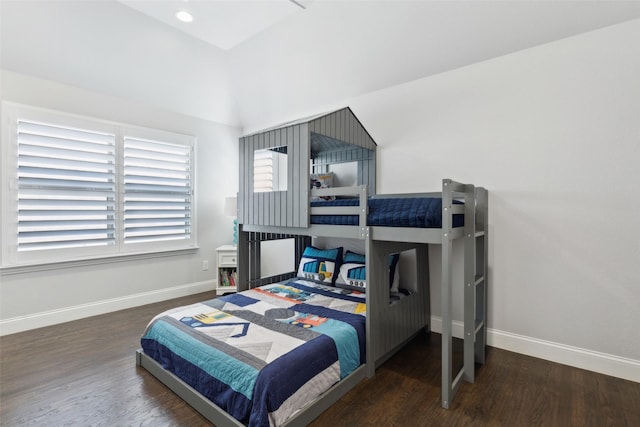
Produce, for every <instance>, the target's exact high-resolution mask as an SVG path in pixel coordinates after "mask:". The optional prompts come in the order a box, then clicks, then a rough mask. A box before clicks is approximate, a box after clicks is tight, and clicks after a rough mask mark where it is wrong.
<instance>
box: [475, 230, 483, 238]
mask: <svg viewBox="0 0 640 427" xmlns="http://www.w3.org/2000/svg"><path fill="white" fill-rule="evenodd" d="M475 236H476V237H482V236H484V231H482V230H480V231H476V234H475Z"/></svg>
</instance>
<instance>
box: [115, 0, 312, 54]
mask: <svg viewBox="0 0 640 427" xmlns="http://www.w3.org/2000/svg"><path fill="white" fill-rule="evenodd" d="M118 1H119V2H120V3H122V4H124V5H125V6H128V7H130V8H132V9H135V10H137V11H139V12H142V13H144V14H145V15H148V16H150V17H152V18H155V19H157V20H158V21H161V22H163V23H165V24H167V25H170V26H172V27H174V28H177V29H178V30H180V31H183V32H185V33H187V34H189V35H191V36H193V37H195V38H198V39H200V40H203V41H205V42H207V43H209V44H212V45H214V46H216V47H219V48H220V49H223V50H228V49H231V48H233V47H234V46H236V45H238V44H239V43H242V42H243V41H245V40H247V39H249V38H251V37H253V36H254V35H256V34H258V33H259V32H261V31H262V30H264V29H266V28H268V27H270V26H272V25H274V24H276V23H277V22H279V21H281V20H282V19H284V18H286V17H288V16H291V15H293V14H295V13H300V12H301V11H303V10H304V9H305V8H306V7H307V6H308V5H309V4H310V3H311V2H312V1H313V0H235V1H231V0H191V1H189V0H118ZM179 11H186V12H189V14H191V16H192V17H193V21H191V22H182V21H180V20H178V19H177V18H176V13H177V12H179Z"/></svg>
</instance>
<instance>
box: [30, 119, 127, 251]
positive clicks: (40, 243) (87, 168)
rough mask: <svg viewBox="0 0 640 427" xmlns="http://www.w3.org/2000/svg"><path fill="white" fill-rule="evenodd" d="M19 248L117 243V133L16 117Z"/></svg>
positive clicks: (60, 247)
mask: <svg viewBox="0 0 640 427" xmlns="http://www.w3.org/2000/svg"><path fill="white" fill-rule="evenodd" d="M17 142H18V152H17V154H18V159H17V162H18V163H17V164H18V167H17V210H18V212H17V219H18V223H17V234H18V236H17V250H18V252H25V251H37V250H44V249H62V248H82V247H88V246H107V245H115V243H116V237H115V235H116V234H115V211H116V204H115V203H116V202H115V200H116V197H115V196H116V188H115V135H114V134H108V133H101V132H96V131H91V130H82V129H75V128H70V127H64V126H59V125H50V124H46V123H38V122H35V121H28V120H18V121H17Z"/></svg>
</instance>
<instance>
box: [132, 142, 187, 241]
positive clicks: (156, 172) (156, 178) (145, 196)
mask: <svg viewBox="0 0 640 427" xmlns="http://www.w3.org/2000/svg"><path fill="white" fill-rule="evenodd" d="M192 157H193V154H192V148H191V146H190V145H183V144H175V143H167V142H161V141H152V140H146V139H141V138H134V137H128V136H125V137H124V167H123V168H124V200H123V201H124V203H123V211H124V212H123V213H124V215H123V218H124V220H123V221H124V225H123V227H124V243H125V244H132V243H144V242H157V241H168V240H185V239H190V238H191V221H192V218H191V205H192V173H193V171H192V170H193V167H192V163H193V160H192Z"/></svg>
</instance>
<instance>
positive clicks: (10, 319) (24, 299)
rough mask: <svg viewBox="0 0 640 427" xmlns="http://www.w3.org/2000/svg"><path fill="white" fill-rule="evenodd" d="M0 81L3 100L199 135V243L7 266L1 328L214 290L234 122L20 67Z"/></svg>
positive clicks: (233, 174) (1, 287) (0, 294)
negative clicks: (27, 267)
mask: <svg viewBox="0 0 640 427" xmlns="http://www.w3.org/2000/svg"><path fill="white" fill-rule="evenodd" d="M1 80H2V86H1V89H2V91H1V93H2V100H5V101H11V102H18V103H22V104H27V105H33V106H37V107H43V108H49V109H55V110H58V111H64V112H69V113H73V114H80V115H84V116H89V117H97V118H100V119H105V120H111V121H116V122H121V123H128V124H133V125H137V126H144V127H149V128H154V129H162V130H166V131H171V132H177V133H182V134H187V135H194V136H196V138H197V140H196V209H197V213H196V214H197V217H196V219H197V224H196V226H197V240H198V246H199V250H197V251H195V252H193V253H186V254H180V255H173V256H169V257H151V258H148V259H133V260H128V261H118V262H108V263H97V264H90V265H81V266H76V267H68V266H65V268H62V269H47V270H42V271H35V272H23V270H18V272H17V273H16V271H15V270H11V269H10V270H8V271H7V270H4V271H2V273H1V275H0V282H1V283H0V327H2V332H3V333H11V332H15V331H19V330H24V329H29V328H32V327H37V326H42V325H46V324H50V323H56V322H59V321H67V320H71V319H74V318H79V317H84V316H86V315H92V314H97V313H101V312H106V311H110V310H114V309H119V308H125V307H130V306H135V305H139V304H144V303H149V302H153V301H158V300H162V299H167V298H171V297H176V296H181V295H187V294H190V293H196V292H203V291H206V290H211V289H213V287H214V279H215V270H214V266H215V259H216V258H215V248H216V247H218V246H221V245H223V244H227V243H229V242H230V241H231V240H232V222H231V219H230V218H229V217H226V216H225V215H224V212H223V210H224V198H225V197H226V196H229V195H232V194H235V192H236V191H237V164H238V152H237V148H236V147H237V139H238V136H239V131H238V129H237V128H232V127H229V126H226V125H221V124H218V123H214V122H208V121H204V120H201V119H197V118H194V117H189V116H184V115H180V114H176V113H173V112H170V111H166V110H162V109H158V108H153V107H150V106H148V105H145V104H142V103H137V102H134V101H131V100H126V99H121V98H117V97H112V96H108V95H104V94H99V93H95V92H90V91H85V90H82V89H79V88H76V87H73V86H67V85H63V84H61V83H56V82H51V81H48V80H42V79H38V78H35V77H30V76H25V75H23V74H17V73H12V72H8V71H3V72H2V74H1ZM2 143H5V142H4V141H3V142H2ZM202 260H208V261H209V265H210V269H209V270H208V271H202V269H201V265H202Z"/></svg>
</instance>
